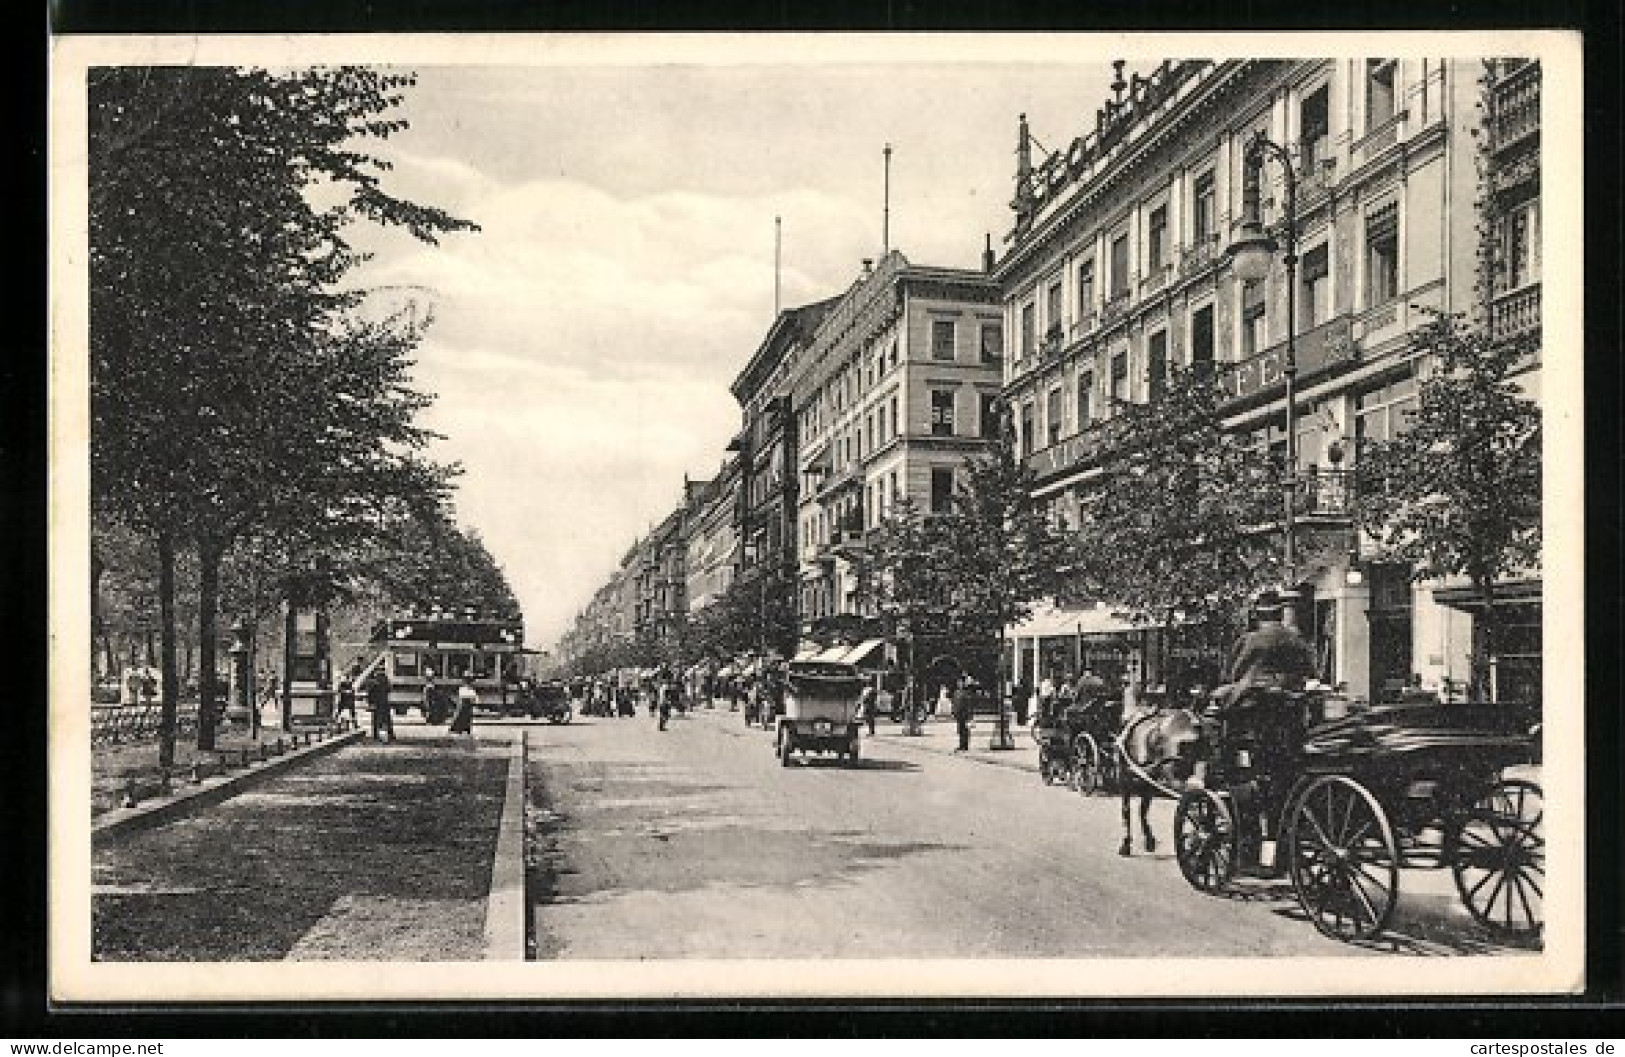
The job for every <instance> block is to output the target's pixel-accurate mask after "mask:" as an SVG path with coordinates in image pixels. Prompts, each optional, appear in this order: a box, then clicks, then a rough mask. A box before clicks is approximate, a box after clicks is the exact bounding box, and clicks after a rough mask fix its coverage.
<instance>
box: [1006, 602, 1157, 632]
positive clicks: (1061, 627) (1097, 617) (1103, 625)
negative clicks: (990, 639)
mask: <svg viewBox="0 0 1625 1057" xmlns="http://www.w3.org/2000/svg"><path fill="white" fill-rule="evenodd" d="M1150 626H1151V625H1147V624H1136V623H1135V622H1134V621H1132V620H1130V619H1129V618H1128V617H1126V616H1124V615H1123V614H1121V613H1116V612H1113V611H1112V610H1110V609H1107V608H1105V607H1104V606H1098V607H1093V608H1090V609H1056V608H1054V607H1044V608H1041V609H1035V610H1033V614H1032V616H1030V617H1028V618H1027V619H1026V620H1024V621H1022V622H1021V623H1020V624H1017V625H1015V626H1014V627H1012V628H1011V629H1010V631H1009V635H1010V637H1011V638H1022V639H1033V638H1039V639H1050V638H1059V637H1061V636H1066V635H1121V634H1125V633H1128V632H1137V631H1143V630H1145V629H1146V628H1147V627H1150Z"/></svg>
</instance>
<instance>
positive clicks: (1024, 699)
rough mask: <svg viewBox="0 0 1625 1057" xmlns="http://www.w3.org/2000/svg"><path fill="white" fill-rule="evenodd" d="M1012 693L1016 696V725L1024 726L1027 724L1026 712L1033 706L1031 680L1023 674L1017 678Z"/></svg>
mask: <svg viewBox="0 0 1625 1057" xmlns="http://www.w3.org/2000/svg"><path fill="white" fill-rule="evenodd" d="M1014 693H1015V696H1016V700H1015V702H1014V704H1015V706H1016V725H1017V726H1020V727H1025V726H1026V725H1027V712H1028V710H1030V709H1031V708H1032V706H1033V682H1032V680H1031V679H1029V678H1027V676H1025V675H1023V676H1022V677H1021V678H1020V679H1019V680H1017V681H1016V688H1015V691H1014Z"/></svg>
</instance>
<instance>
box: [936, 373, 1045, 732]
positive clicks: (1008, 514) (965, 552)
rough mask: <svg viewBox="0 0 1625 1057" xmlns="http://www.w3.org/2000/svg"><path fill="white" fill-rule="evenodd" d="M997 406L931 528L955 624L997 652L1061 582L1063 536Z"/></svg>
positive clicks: (1000, 690)
mask: <svg viewBox="0 0 1625 1057" xmlns="http://www.w3.org/2000/svg"><path fill="white" fill-rule="evenodd" d="M995 413H996V415H997V420H998V422H999V429H998V437H999V442H998V443H997V444H994V445H993V446H992V447H991V448H990V449H989V450H988V451H987V452H986V453H984V454H980V455H977V456H975V457H973V458H972V459H970V460H968V461H967V463H966V465H965V476H964V479H963V484H962V485H961V487H960V488H959V489H958V490H957V492H956V495H955V497H954V505H953V510H952V511H951V512H950V513H949V514H947V515H946V517H944V518H942V519H941V520H940V521H939V522H938V523H937V527H938V532H939V534H940V535H939V539H941V541H942V543H943V544H944V546H942V547H941V548H940V552H941V555H942V561H943V564H942V567H941V569H940V571H939V572H940V575H941V577H942V579H943V581H944V588H945V589H946V591H947V593H948V595H949V597H950V599H951V600H952V602H953V606H952V609H951V611H950V612H951V614H952V618H953V623H954V624H955V625H957V627H958V628H959V629H960V630H961V631H962V633H963V634H964V635H965V637H966V638H969V639H970V640H971V641H982V642H991V643H995V644H996V648H997V656H999V657H1003V656H1004V641H1005V638H1004V637H1005V631H1006V629H1008V628H1010V627H1011V626H1013V625H1015V624H1018V623H1020V622H1021V621H1023V620H1025V619H1027V617H1029V616H1030V615H1031V614H1032V609H1033V606H1034V604H1035V603H1037V602H1038V601H1040V600H1042V599H1044V598H1050V597H1054V596H1055V595H1056V594H1057V593H1058V591H1059V590H1060V589H1061V587H1062V585H1063V582H1064V581H1063V575H1064V570H1065V566H1066V562H1067V541H1066V539H1065V537H1064V536H1063V535H1062V533H1061V532H1060V530H1059V526H1058V524H1057V521H1056V519H1055V518H1054V517H1052V516H1051V514H1050V512H1049V511H1048V510H1047V509H1046V507H1045V504H1043V503H1042V502H1041V501H1040V500H1038V499H1036V498H1035V497H1034V496H1033V474H1032V471H1031V469H1030V468H1029V467H1027V465H1026V464H1025V463H1024V462H1023V461H1022V460H1021V458H1020V456H1019V454H1018V452H1017V448H1016V443H1015V433H1014V429H1013V427H1012V425H1011V422H1010V415H1009V409H1008V406H1007V405H1005V404H1004V402H1003V401H999V402H998V404H997V405H996V408H995ZM995 671H996V675H995V683H994V685H993V687H992V690H993V692H994V695H995V698H994V699H995V700H996V701H1001V702H1002V701H1003V700H1004V687H1003V685H1002V679H1003V671H1002V665H1000V666H997V667H996V669H995ZM999 714H1000V717H1001V719H1000V738H1001V741H1002V740H1003V739H1004V736H1005V735H1007V734H1008V730H1007V728H1005V727H1004V726H1003V718H1002V717H1003V709H1002V708H1001V709H1000V713H999Z"/></svg>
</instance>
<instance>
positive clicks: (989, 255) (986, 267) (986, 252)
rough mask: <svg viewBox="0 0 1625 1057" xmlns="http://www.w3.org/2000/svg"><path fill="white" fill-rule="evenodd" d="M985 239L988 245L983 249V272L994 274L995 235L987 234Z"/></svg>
mask: <svg viewBox="0 0 1625 1057" xmlns="http://www.w3.org/2000/svg"><path fill="white" fill-rule="evenodd" d="M984 237H985V238H986V239H987V243H986V244H985V245H984V246H983V247H982V271H984V272H986V273H988V274H989V275H992V274H993V233H992V232H991V231H989V232H987V233H986V234H985V235H984Z"/></svg>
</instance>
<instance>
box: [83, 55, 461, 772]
mask: <svg viewBox="0 0 1625 1057" xmlns="http://www.w3.org/2000/svg"><path fill="white" fill-rule="evenodd" d="M411 83H412V77H411V76H410V75H402V74H386V73H382V72H379V71H373V70H366V69H359V68H353V67H343V68H336V69H319V70H307V71H297V72H293V73H285V74H272V73H269V72H267V71H262V70H239V69H227V68H213V67H173V68H167V67H166V68H142V67H117V68H107V69H99V70H96V71H93V72H92V74H91V77H90V85H89V107H90V142H89V172H90V194H89V221H90V251H91V252H90V294H91V297H90V343H91V415H92V456H91V470H92V499H93V505H94V509H95V510H96V511H97V512H98V513H99V514H100V513H105V514H110V515H113V516H117V517H119V518H120V519H122V520H124V521H125V522H126V523H128V524H130V525H131V526H132V527H134V528H137V529H138V530H140V531H143V532H146V533H148V534H150V535H151V536H152V537H153V539H154V541H155V545H156V549H157V556H158V567H159V568H158V572H159V576H158V581H159V583H158V594H159V605H160V610H161V616H160V623H161V627H162V640H163V648H162V661H161V664H162V668H163V671H164V679H163V685H164V686H165V688H166V689H165V692H164V700H163V713H164V718H163V724H162V735H161V739H160V762H161V763H162V764H164V765H166V766H167V765H168V764H169V763H170V762H172V759H173V739H174V706H175V701H174V687H175V678H174V676H175V668H176V663H175V611H174V590H175V557H176V553H177V551H178V550H179V549H182V548H188V547H195V548H196V551H197V554H198V557H199V596H200V604H199V610H200V614H199V619H200V628H199V639H200V643H199V646H200V652H201V653H202V656H201V658H200V660H201V672H200V675H201V679H202V681H203V685H202V687H201V690H202V699H203V701H204V702H205V703H206V704H212V703H213V701H214V700H215V697H214V691H215V687H214V682H215V669H214V657H213V652H214V646H215V641H216V638H217V634H216V630H217V629H216V626H215V625H216V598H217V595H218V575H219V564H220V561H221V559H222V557H223V555H224V553H225V551H226V550H227V549H228V548H229V546H230V545H231V543H232V542H233V541H234V540H235V539H236V538H237V537H238V536H239V535H240V534H241V533H243V532H245V531H248V530H249V529H250V528H252V527H254V526H256V525H259V524H263V523H265V522H266V521H267V520H268V519H270V517H271V511H273V510H274V509H276V508H277V507H278V505H279V504H283V503H289V504H292V505H293V506H295V507H296V508H304V509H307V510H308V509H317V508H319V507H322V506H323V505H324V501H325V502H326V503H329V504H331V503H339V502H343V501H349V500H354V499H355V498H356V497H355V496H354V495H353V494H351V495H344V494H333V493H328V494H326V495H323V494H322V486H324V485H326V484H329V483H332V482H333V481H335V480H342V479H343V478H344V477H345V476H347V472H348V471H349V470H350V469H353V468H354V467H348V466H347V467H342V468H341V469H342V470H343V471H345V472H325V468H322V467H321V459H322V457H323V456H324V455H326V454H328V453H329V452H330V451H331V450H332V446H333V445H337V444H340V443H341V442H342V440H343V439H344V438H345V437H346V436H348V438H349V439H351V440H355V439H360V440H361V441H362V442H363V443H362V444H361V448H360V451H359V453H355V452H352V456H353V457H358V458H359V459H360V460H361V461H362V462H364V463H366V462H372V463H373V464H374V465H372V466H371V467H369V469H377V468H378V463H379V462H380V461H381V462H384V463H387V462H389V461H391V460H396V461H397V462H406V461H413V460H415V459H416V451H417V449H420V448H421V447H422V444H423V442H424V441H425V440H426V437H424V436H423V435H421V434H415V433H413V432H411V431H410V429H407V430H396V431H395V432H394V435H388V431H387V430H386V432H385V434H384V435H373V436H365V435H359V436H358V433H348V434H347V432H346V431H347V430H356V431H358V432H359V431H362V430H364V428H365V426H366V425H368V424H372V423H374V422H375V421H376V420H375V419H373V418H372V417H371V416H370V414H369V412H370V411H372V410H374V409H379V408H382V409H384V410H383V411H382V416H383V418H384V419H386V420H392V421H406V420H409V419H410V417H411V414H412V412H413V411H415V410H416V408H418V407H421V406H422V403H423V398H422V397H421V396H420V395H419V394H416V393H413V392H412V391H411V390H410V389H409V388H406V387H404V386H400V385H398V384H396V382H397V380H398V379H399V378H400V376H401V371H402V370H404V367H405V363H404V357H403V353H404V351H405V349H406V348H407V347H408V346H407V345H405V344H403V343H402V342H401V341H400V340H398V339H399V337H400V334H399V331H397V333H396V334H395V335H394V336H393V338H390V337H386V336H383V335H380V334H378V333H376V332H374V333H368V332H367V331H366V329H365V328H364V327H362V326H359V325H355V324H352V323H349V322H347V321H346V318H345V317H346V314H347V313H348V312H349V311H350V310H351V309H353V308H354V307H355V305H356V303H357V300H358V298H359V296H360V295H359V294H358V293H357V292H355V291H354V289H346V288H345V286H344V281H345V280H346V277H347V276H348V275H349V274H350V272H351V271H352V269H354V268H355V267H356V266H357V265H359V264H360V263H362V262H363V261H364V259H365V256H364V254H362V253H359V252H358V251H356V250H355V249H354V248H352V246H351V244H350V242H349V241H348V239H347V233H346V229H347V227H348V226H349V225H351V224H352V223H355V222H358V221H360V222H365V223H368V224H373V225H382V226H390V227H400V228H404V229H405V230H406V231H408V232H410V233H411V234H412V235H413V236H415V237H417V238H419V239H421V240H423V241H425V242H428V243H431V244H432V243H434V242H436V240H437V238H438V236H439V235H440V234H443V233H445V232H450V231H457V230H470V229H472V228H473V225H472V224H470V223H468V222H466V221H462V220H459V219H457V218H455V217H453V216H451V215H450V214H447V213H445V212H443V211H441V210H437V209H433V208H429V207H424V206H420V205H417V204H415V203H411V202H408V201H405V200H403V199H399V198H397V197H394V196H392V195H390V194H389V193H388V192H387V191H385V190H384V189H383V187H382V183H381V176H382V174H383V173H384V172H386V171H387V169H388V164H387V162H385V161H383V160H382V159H380V158H378V157H377V156H375V155H374V154H372V153H369V152H368V151H367V150H366V149H364V145H365V144H366V142H367V141H369V140H372V141H377V140H383V139H387V138H388V137H389V136H391V135H393V134H394V133H395V132H397V131H399V130H400V129H402V128H404V127H405V122H404V120H402V119H401V118H399V117H398V116H396V115H395V114H394V111H395V109H396V107H397V106H398V105H399V104H400V102H401V101H402V99H403V91H404V89H405V88H407V87H408V86H409V85H410V84H411ZM385 350H388V352H387V354H386V355H384V356H382V357H379V356H378V355H377V353H379V352H380V351H385ZM391 361H396V362H394V363H392V362H391ZM369 363H370V364H372V365H373V366H374V367H379V366H382V367H383V369H382V370H376V369H375V370H371V371H370V372H369V370H368V369H367V367H366V366H365V365H366V364H369ZM324 368H325V370H324ZM397 368H399V369H397ZM334 371H337V372H338V373H337V374H335V373H334ZM347 371H353V372H354V373H346V372H347ZM340 394H342V395H340ZM403 413H404V414H403ZM313 435H314V436H319V437H324V438H325V439H326V440H328V441H331V442H333V444H332V445H330V446H329V447H328V448H327V449H326V450H323V449H321V448H320V446H318V447H316V448H315V449H313V448H312V447H311V446H309V444H308V443H306V442H308V441H309V440H310V439H311V437H312V436H313ZM369 456H371V458H369ZM317 468H322V469H323V470H324V472H323V473H321V474H318V475H315V476H316V477H317V478H318V479H316V480H312V479H310V478H311V476H312V474H311V473H310V471H313V470H314V469H317ZM397 468H398V467H397ZM418 468H419V469H422V468H424V467H423V465H421V464H420V466H419V467H418ZM430 476H433V475H430ZM392 479H393V480H395V481H396V482H397V483H398V481H399V477H398V475H396V476H394V477H393V478H392ZM213 733H214V728H213V713H212V710H211V709H210V708H208V707H205V708H204V709H203V710H202V713H201V720H200V723H199V744H200V746H204V747H207V746H209V745H211V744H212V739H213Z"/></svg>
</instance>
